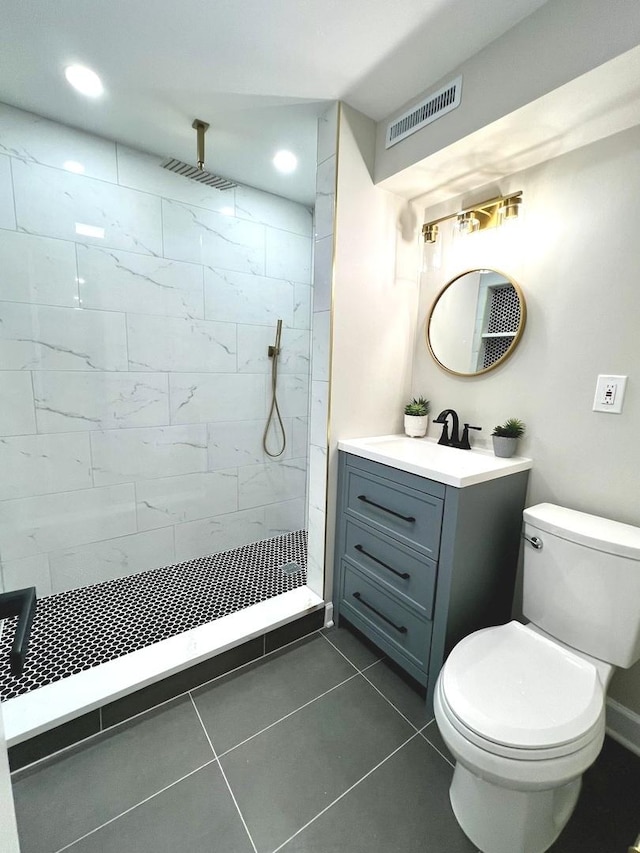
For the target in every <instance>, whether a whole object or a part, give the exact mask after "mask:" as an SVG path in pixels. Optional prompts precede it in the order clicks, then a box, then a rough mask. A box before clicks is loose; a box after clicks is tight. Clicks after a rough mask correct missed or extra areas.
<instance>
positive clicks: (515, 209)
mask: <svg viewBox="0 0 640 853" xmlns="http://www.w3.org/2000/svg"><path fill="white" fill-rule="evenodd" d="M521 203H522V190H519V191H518V192H515V193H511V195H506V196H503V195H501V196H497V197H496V198H490V199H488V200H487V201H481V202H480V203H479V204H474V206H473V207H468V208H466V209H465V210H460V211H458V212H457V213H450V214H449V216H441V217H440V219H434V220H433V222H425V223H424V225H423V226H422V237H423V239H424V242H425V243H435V242H436V240H437V238H438V226H439V225H440V223H441V222H448V221H449V220H450V219H456V221H457V224H458V228H459V229H460V231H461V232H462V233H463V234H472V233H473V232H474V231H484V230H485V228H495V227H496V225H500V224H501V222H502V221H503V220H506V219H515V218H516V217H517V216H518V213H519V210H520V204H521Z"/></svg>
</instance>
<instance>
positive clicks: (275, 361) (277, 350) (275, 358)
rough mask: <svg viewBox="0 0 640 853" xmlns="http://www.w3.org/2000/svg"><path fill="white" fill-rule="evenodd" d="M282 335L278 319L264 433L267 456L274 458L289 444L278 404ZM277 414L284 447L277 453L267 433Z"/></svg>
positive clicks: (269, 352) (270, 353) (272, 349)
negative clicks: (268, 406) (273, 451)
mask: <svg viewBox="0 0 640 853" xmlns="http://www.w3.org/2000/svg"><path fill="white" fill-rule="evenodd" d="M281 337H282V320H278V324H277V326H276V342H275V344H274V346H270V347H269V349H268V350H267V352H268V354H269V358H270V359H272V362H271V408H270V409H269V415H268V417H267V423H266V426H265V428H264V433H263V435H262V447H263V449H264V452H265V453H266V454H267V456H271V457H272V458H273V459H275V458H277V457H278V456H282V454H283V453H284V449H285V447H286V446H287V436H286V435H285V431H284V424H283V422H282V416H281V415H280V408H279V406H278V398H277V396H276V390H277V384H278V356H279V355H280V339H281ZM274 412H275V414H276V417H277V419H278V426H279V427H280V433H281V435H282V447H281V448H280V450H278V452H277V453H272V452H271V451H270V450H269V448H268V447H267V433H268V432H269V427H270V426H271V423H272V421H273V414H274Z"/></svg>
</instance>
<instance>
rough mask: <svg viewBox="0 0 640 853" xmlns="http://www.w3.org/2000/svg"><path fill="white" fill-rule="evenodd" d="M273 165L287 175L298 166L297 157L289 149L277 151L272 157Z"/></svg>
mask: <svg viewBox="0 0 640 853" xmlns="http://www.w3.org/2000/svg"><path fill="white" fill-rule="evenodd" d="M273 165H274V166H275V167H276V169H277V170H278V171H279V172H284V174H285V175H288V174H289V173H290V172H295V170H296V169H297V168H298V158H297V157H296V155H295V154H293V153H292V152H291V151H285V150H284V149H283V150H282V151H278V152H277V154H276V155H275V157H274V158H273Z"/></svg>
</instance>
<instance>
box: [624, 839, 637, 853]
mask: <svg viewBox="0 0 640 853" xmlns="http://www.w3.org/2000/svg"><path fill="white" fill-rule="evenodd" d="M627 853H640V835H639V836H638V837H637V838H636V843H635V844H634V845H633V847H630V848H629V849H628V850H627Z"/></svg>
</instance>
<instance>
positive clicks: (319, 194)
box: [307, 102, 339, 596]
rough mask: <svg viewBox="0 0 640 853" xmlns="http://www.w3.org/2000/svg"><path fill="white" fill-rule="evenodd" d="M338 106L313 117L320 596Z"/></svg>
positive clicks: (314, 436)
mask: <svg viewBox="0 0 640 853" xmlns="http://www.w3.org/2000/svg"><path fill="white" fill-rule="evenodd" d="M338 111H339V105H338V103H337V102H336V103H334V104H333V105H332V106H331V107H330V108H329V109H328V110H327V111H326V112H325V113H324V114H323V115H321V116H320V118H319V119H318V169H317V173H316V207H315V243H314V264H313V322H312V328H313V336H312V344H311V350H312V364H311V409H310V429H309V442H310V443H309V519H308V524H309V543H308V554H307V584H308V585H309V586H310V587H311V589H312V590H313V591H314V592H315V593H317V594H318V595H320V596H322V595H323V594H324V574H325V572H324V566H325V536H326V515H327V496H326V495H327V443H328V436H327V429H328V418H329V371H330V351H331V289H332V283H333V282H332V279H333V235H334V219H335V204H336V189H335V184H336V161H337V147H338Z"/></svg>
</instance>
